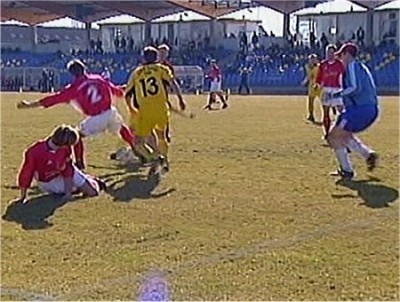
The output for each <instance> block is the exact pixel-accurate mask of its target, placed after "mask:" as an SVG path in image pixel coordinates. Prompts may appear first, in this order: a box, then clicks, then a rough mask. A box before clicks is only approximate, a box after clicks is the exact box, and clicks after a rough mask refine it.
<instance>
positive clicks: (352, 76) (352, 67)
mask: <svg viewBox="0 0 400 302" xmlns="http://www.w3.org/2000/svg"><path fill="white" fill-rule="evenodd" d="M355 65H356V64H355V63H354V62H352V63H350V65H349V68H348V69H347V70H346V72H347V75H348V77H349V79H350V86H349V87H347V88H346V89H344V90H343V91H342V93H341V95H342V96H346V95H349V94H352V93H353V92H354V91H356V90H357V78H356V69H355Z"/></svg>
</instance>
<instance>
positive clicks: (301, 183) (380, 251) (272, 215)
mask: <svg viewBox="0 0 400 302" xmlns="http://www.w3.org/2000/svg"><path fill="white" fill-rule="evenodd" d="M39 96H40V95H38V94H5V93H3V94H2V100H1V102H2V103H1V105H2V113H1V117H2V129H1V130H2V175H1V177H2V178H1V181H2V190H1V192H2V205H1V210H2V214H4V213H6V211H7V206H8V202H9V201H10V200H12V199H13V198H15V197H17V196H18V190H16V189H15V187H14V186H15V175H16V173H17V171H18V168H19V165H20V161H21V154H22V152H23V150H24V148H25V147H26V146H28V145H29V144H31V143H32V142H34V141H35V140H37V139H38V138H41V137H43V136H46V135H47V134H48V133H49V132H50V131H51V130H52V128H53V127H54V126H56V125H57V124H59V123H73V124H75V123H77V122H78V121H79V120H80V118H81V117H80V116H79V115H78V114H77V113H75V112H74V111H73V110H72V109H71V108H68V107H58V108H53V109H47V110H43V109H35V110H29V111H28V110H17V109H16V106H15V105H16V102H17V101H18V100H21V99H34V98H37V97H39ZM203 99H204V97H203V96H198V97H194V96H188V97H187V100H188V104H189V106H190V107H191V108H192V110H193V111H194V112H195V113H197V118H196V119H194V120H189V119H184V118H180V117H176V116H175V117H174V118H173V144H172V146H171V172H170V173H169V174H168V175H167V176H166V177H165V178H164V179H162V180H161V183H160V184H158V185H157V183H155V182H148V181H147V180H146V178H145V176H144V174H143V173H142V172H135V171H130V170H129V169H124V168H123V167H119V166H116V165H115V164H114V163H113V162H111V161H109V160H108V154H109V152H111V151H113V150H114V149H115V147H116V145H117V143H118V140H117V139H116V138H113V137H112V136H110V135H105V136H102V137H98V138H95V139H91V140H90V141H89V142H88V152H89V154H88V162H89V164H90V165H89V168H88V171H89V172H91V173H93V174H95V175H98V176H102V177H105V178H106V179H107V181H108V183H109V184H112V188H111V190H110V192H109V193H108V194H105V195H102V196H100V197H97V198H93V199H86V200H77V201H74V202H71V203H68V204H65V205H62V206H61V205H60V204H59V203H58V202H57V200H54V199H52V198H48V197H43V196H42V195H41V194H40V193H38V192H35V193H34V194H32V197H33V198H34V199H35V200H34V201H32V202H31V203H30V204H29V205H27V206H26V207H25V208H23V209H21V208H20V209H18V211H16V210H15V209H14V210H13V209H10V208H8V213H10V212H12V213H13V219H11V220H13V221H11V222H10V221H4V220H2V224H1V226H2V259H1V264H2V270H1V272H2V284H1V286H2V289H3V293H2V299H3V300H4V299H13V300H24V299H32V297H36V298H41V299H44V298H46V297H47V298H49V297H53V298H57V299H61V300H67V299H74V300H89V299H98V300H100V299H103V300H104V299H107V300H108V299H112V300H119V299H137V297H138V291H139V285H140V283H141V281H142V280H143V277H144V276H146V275H147V274H148V273H150V272H151V271H153V270H161V271H164V272H165V273H166V278H167V279H168V281H169V285H170V288H171V297H172V299H174V300H194V299H207V300H222V299H225V300H226V299H229V300H252V299H257V300H286V299H291V300H294V299H295V300H347V299H349V300H366V299H373V300H398V299H399V298H400V297H399V291H398V281H399V270H398V256H399V254H398V243H399V231H398V222H399V221H398V220H399V219H398V202H395V200H397V198H398V191H397V189H398V171H399V170H398V160H399V158H398V156H399V153H398V151H399V150H398V146H399V127H398V118H399V114H398V100H397V99H395V98H390V97H386V98H382V99H383V101H382V107H383V110H382V116H381V120H380V121H379V123H377V124H376V125H375V126H374V127H373V128H372V129H371V130H370V131H368V132H367V133H366V134H365V135H362V138H363V139H365V141H366V142H368V143H369V144H371V145H372V146H373V147H374V148H375V149H376V150H377V151H378V152H379V153H380V155H381V164H382V166H381V167H380V168H379V169H377V170H376V171H374V173H372V174H371V173H367V171H366V168H365V164H364V163H363V161H362V160H361V159H360V158H359V157H358V156H357V155H354V154H353V155H352V156H353V158H354V159H355V163H356V167H357V170H358V177H357V179H356V180H355V181H354V182H351V183H345V184H335V179H333V178H330V177H329V176H328V174H329V172H330V171H332V170H333V169H335V167H336V164H335V160H334V157H333V154H332V152H331V151H330V150H329V149H328V148H326V147H324V146H323V144H322V142H321V139H320V137H321V129H320V128H319V127H316V126H313V125H311V124H308V123H306V122H305V121H304V114H305V112H304V111H305V107H304V106H305V102H304V98H303V97H283V96H282V97H271V96H253V97H239V96H233V97H232V99H231V101H230V102H231V107H230V108H229V109H228V110H226V111H213V112H203V111H201V110H200V109H199V108H201V105H202V100H203ZM11 216H12V215H11ZM40 295H42V296H40Z"/></svg>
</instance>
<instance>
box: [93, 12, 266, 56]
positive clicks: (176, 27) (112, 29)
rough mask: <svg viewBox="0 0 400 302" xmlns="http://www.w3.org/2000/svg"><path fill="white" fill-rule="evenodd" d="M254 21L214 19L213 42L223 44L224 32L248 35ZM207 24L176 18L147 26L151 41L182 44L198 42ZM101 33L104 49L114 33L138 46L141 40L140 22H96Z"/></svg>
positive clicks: (109, 48)
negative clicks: (129, 39)
mask: <svg viewBox="0 0 400 302" xmlns="http://www.w3.org/2000/svg"><path fill="white" fill-rule="evenodd" d="M257 28H258V22H256V21H238V20H234V21H229V20H217V22H215V28H214V31H215V36H216V39H217V41H216V43H217V45H218V44H223V41H222V40H223V39H224V37H225V36H226V35H230V34H234V35H235V36H236V37H237V36H238V35H239V32H244V31H245V32H246V33H247V34H248V36H249V38H250V36H251V34H252V33H253V31H257ZM210 30H211V26H210V21H209V20H199V21H178V22H155V23H153V24H152V25H151V36H152V38H153V39H154V40H156V39H158V40H159V41H161V40H162V39H163V38H167V39H168V40H170V41H175V39H176V38H177V39H178V41H179V43H186V42H188V41H190V40H195V41H199V40H201V39H204V38H205V37H210V35H211V33H210ZM100 31H101V36H102V39H103V46H104V49H105V51H114V45H113V41H114V38H115V36H116V35H117V34H119V36H120V37H132V38H133V39H134V41H135V44H136V45H142V44H143V43H144V40H145V35H144V32H145V25H144V23H139V22H138V23H132V24H103V25H100Z"/></svg>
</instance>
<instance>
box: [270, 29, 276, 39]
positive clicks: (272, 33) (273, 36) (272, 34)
mask: <svg viewBox="0 0 400 302" xmlns="http://www.w3.org/2000/svg"><path fill="white" fill-rule="evenodd" d="M269 35H270V36H271V38H275V34H274V32H273V31H272V30H271V33H270V34H269Z"/></svg>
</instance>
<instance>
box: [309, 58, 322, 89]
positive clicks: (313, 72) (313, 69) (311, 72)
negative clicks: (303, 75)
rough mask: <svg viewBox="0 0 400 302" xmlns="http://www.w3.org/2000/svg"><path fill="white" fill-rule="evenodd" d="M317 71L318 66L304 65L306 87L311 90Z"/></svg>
mask: <svg viewBox="0 0 400 302" xmlns="http://www.w3.org/2000/svg"><path fill="white" fill-rule="evenodd" d="M318 70H319V64H317V65H314V66H311V65H310V64H307V65H306V72H307V78H308V86H309V87H310V88H313V87H314V85H315V84H316V81H317V75H318Z"/></svg>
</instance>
